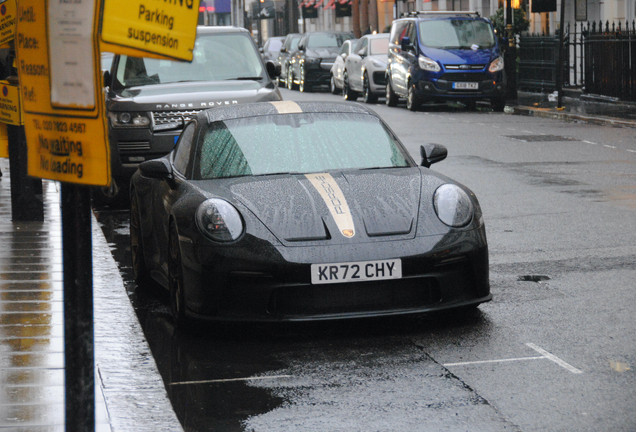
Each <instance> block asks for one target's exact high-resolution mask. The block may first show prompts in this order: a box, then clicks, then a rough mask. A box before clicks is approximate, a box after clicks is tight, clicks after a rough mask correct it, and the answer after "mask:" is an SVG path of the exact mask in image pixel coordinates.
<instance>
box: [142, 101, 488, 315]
mask: <svg viewBox="0 0 636 432" xmlns="http://www.w3.org/2000/svg"><path fill="white" fill-rule="evenodd" d="M421 153H422V162H421V164H420V165H419V166H418V165H417V164H416V163H415V162H414V161H413V159H412V158H411V157H410V156H409V154H408V152H407V151H406V150H405V149H404V147H403V145H402V144H401V143H400V141H399V140H398V138H397V137H396V135H395V134H394V133H393V132H392V131H391V130H390V129H389V127H388V126H387V125H386V124H385V123H384V122H383V121H382V119H381V118H380V117H378V116H377V114H375V113H374V112H373V111H372V110H370V109H368V108H366V107H365V106H363V105H359V104H356V103H350V102H335V103H326V102H307V103H301V102H298V103H296V102H291V101H283V102H260V103H254V104H243V105H235V106H228V107H218V108H212V109H209V110H205V111H202V112H200V113H198V114H197V115H196V116H195V117H194V118H193V120H192V121H191V122H190V123H189V124H188V125H187V126H186V127H185V129H184V131H183V132H182V134H181V136H180V138H179V141H178V143H177V145H176V147H175V149H174V150H173V151H172V152H171V153H170V154H168V155H166V156H164V157H162V158H159V159H154V160H149V161H146V162H143V163H142V164H140V165H139V169H138V171H137V172H136V173H135V174H134V176H133V178H132V181H131V194H130V195H131V209H130V211H131V217H130V220H131V223H130V238H131V246H132V256H133V270H134V274H135V278H136V280H137V282H138V283H139V285H140V286H144V285H147V284H148V283H149V282H150V279H151V278H153V279H155V280H156V281H157V282H159V283H160V284H161V285H162V286H163V287H165V288H167V289H168V290H169V291H170V298H171V304H172V312H173V315H174V318H175V322H176V323H177V325H182V324H185V323H188V322H189V321H190V320H191V319H192V318H211V319H217V320H250V321H257V320H269V321H293V320H313V319H335V318H352V317H369V316H376V315H397V314H411V313H421V312H427V311H433V310H440V309H446V308H452V307H474V306H477V305H478V304H480V303H483V302H486V301H489V300H490V299H491V294H490V284H489V275H488V246H487V241H486V231H485V226H484V221H483V217H482V213H481V210H480V207H479V204H478V202H477V199H476V197H475V196H474V194H473V193H472V192H471V191H470V190H469V189H467V188H466V187H465V186H463V185H461V184H459V183H457V182H455V181H453V180H451V179H449V178H447V177H445V176H443V175H441V174H438V173H436V172H434V171H432V170H430V169H429V166H430V164H432V163H434V162H438V161H440V160H442V159H444V158H445V157H446V155H447V151H446V148H445V147H443V146H441V145H437V144H427V145H423V146H422V147H421Z"/></svg>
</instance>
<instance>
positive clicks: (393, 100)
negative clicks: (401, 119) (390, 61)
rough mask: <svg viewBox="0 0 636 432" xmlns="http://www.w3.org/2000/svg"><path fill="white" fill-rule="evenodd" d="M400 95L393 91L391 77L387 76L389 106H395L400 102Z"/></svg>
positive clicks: (387, 100)
mask: <svg viewBox="0 0 636 432" xmlns="http://www.w3.org/2000/svg"><path fill="white" fill-rule="evenodd" d="M398 99H399V96H398V95H397V94H396V93H395V92H394V91H393V87H392V86H391V79H390V77H388V76H387V77H386V104H387V106H390V107H394V106H397V104H398Z"/></svg>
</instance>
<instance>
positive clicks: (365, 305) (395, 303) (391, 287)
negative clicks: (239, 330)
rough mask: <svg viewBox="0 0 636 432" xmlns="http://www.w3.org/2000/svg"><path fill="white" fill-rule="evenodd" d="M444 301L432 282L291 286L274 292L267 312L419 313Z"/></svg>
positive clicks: (404, 280)
mask: <svg viewBox="0 0 636 432" xmlns="http://www.w3.org/2000/svg"><path fill="white" fill-rule="evenodd" d="M441 299H442V295H441V292H440V290H439V287H438V284H437V281H436V280H435V279H433V278H406V279H400V280H395V281H374V282H364V283H361V282H352V283H341V284H325V285H309V286H292V287H281V288H277V289H275V290H274V291H273V292H272V294H271V296H270V299H269V302H268V312H269V313H271V314H274V315H280V316H294V315H321V314H339V313H356V312H374V311H390V310H407V309H417V308H422V307H425V306H428V305H433V304H436V303H439V302H440V301H441Z"/></svg>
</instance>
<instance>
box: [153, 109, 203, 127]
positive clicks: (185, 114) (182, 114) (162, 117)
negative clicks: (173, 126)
mask: <svg viewBox="0 0 636 432" xmlns="http://www.w3.org/2000/svg"><path fill="white" fill-rule="evenodd" d="M199 111H202V110H189V111H153V113H152V119H153V121H154V123H155V124H156V125H160V124H166V123H170V122H174V121H180V120H183V123H184V124H185V123H187V122H189V121H190V120H192V118H193V117H194V116H196V115H197V114H198V113H199Z"/></svg>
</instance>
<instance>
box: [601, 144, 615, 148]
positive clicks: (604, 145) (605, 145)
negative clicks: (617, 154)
mask: <svg viewBox="0 0 636 432" xmlns="http://www.w3.org/2000/svg"><path fill="white" fill-rule="evenodd" d="M603 147H607V148H616V147H614V146H611V145H607V144H603Z"/></svg>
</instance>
